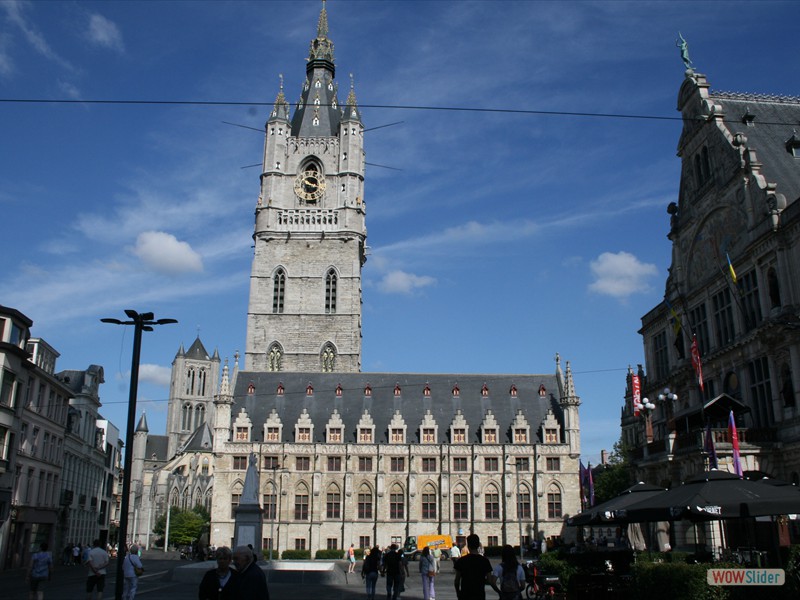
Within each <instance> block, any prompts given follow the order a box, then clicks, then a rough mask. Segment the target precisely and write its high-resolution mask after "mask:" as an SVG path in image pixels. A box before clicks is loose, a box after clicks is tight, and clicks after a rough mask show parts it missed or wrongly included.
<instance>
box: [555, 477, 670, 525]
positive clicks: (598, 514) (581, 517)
mask: <svg viewBox="0 0 800 600" xmlns="http://www.w3.org/2000/svg"><path fill="white" fill-rule="evenodd" d="M663 491H664V488H660V487H658V486H655V485H650V484H649V483H642V482H641V481H640V482H639V483H637V484H636V485H632V486H631V487H629V488H628V489H627V490H625V491H624V492H621V493H620V494H619V495H618V496H614V497H613V498H612V499H611V500H606V501H605V502H602V503H600V504H598V505H597V506H592V507H590V508H587V509H586V510H584V511H583V512H580V513H578V514H577V515H575V516H574V517H570V518H569V519H567V525H574V526H576V527H583V526H587V525H599V524H609V525H610V524H612V523H623V522H625V523H626V522H627V520H625V519H624V518H623V519H622V520H619V521H618V520H617V513H618V511H623V512H622V514H624V510H625V508H627V507H628V506H630V505H632V504H636V503H638V502H639V501H641V500H646V499H647V498H650V497H651V496H655V495H658V494H660V493H662V492H663Z"/></svg>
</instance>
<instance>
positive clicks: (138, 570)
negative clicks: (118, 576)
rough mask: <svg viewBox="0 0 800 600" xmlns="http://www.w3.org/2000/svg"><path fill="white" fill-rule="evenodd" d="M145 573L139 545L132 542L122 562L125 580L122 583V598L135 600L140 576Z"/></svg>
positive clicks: (123, 599)
mask: <svg viewBox="0 0 800 600" xmlns="http://www.w3.org/2000/svg"><path fill="white" fill-rule="evenodd" d="M142 573H144V566H143V565H142V559H141V558H139V546H137V545H136V544H131V547H130V549H129V550H128V553H127V554H126V555H125V559H124V562H123V563H122V575H123V576H124V577H125V581H124V582H123V584H122V600H133V599H134V598H135V597H136V588H137V587H139V576H140V575H141V574H142Z"/></svg>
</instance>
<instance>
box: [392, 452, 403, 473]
mask: <svg viewBox="0 0 800 600" xmlns="http://www.w3.org/2000/svg"><path fill="white" fill-rule="evenodd" d="M389 470H390V471H391V472H392V473H402V472H403V471H405V470H406V459H405V458H403V457H402V456H392V457H391V458H390V460H389Z"/></svg>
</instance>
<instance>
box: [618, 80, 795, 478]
mask: <svg viewBox="0 0 800 600" xmlns="http://www.w3.org/2000/svg"><path fill="white" fill-rule="evenodd" d="M678 110H679V111H681V113H682V115H683V119H684V128H683V132H682V134H681V138H680V141H679V144H678V155H679V156H680V158H681V163H682V169H681V180H680V192H679V198H678V202H677V203H671V204H670V205H669V207H668V208H667V212H668V213H669V214H670V228H669V235H668V238H669V239H670V241H671V242H672V264H671V266H670V269H669V277H668V278H667V280H666V286H665V299H664V301H663V302H661V303H659V304H658V305H657V306H655V307H654V308H653V309H652V310H651V311H650V312H648V313H647V314H646V315H645V316H644V317H642V329H641V334H642V336H643V341H644V349H645V365H646V369H645V368H644V367H641V366H640V367H639V370H638V376H639V378H640V380H641V382H642V395H643V396H647V397H649V398H650V399H651V402H653V403H654V404H655V409H654V410H653V411H647V410H643V411H642V413H641V415H640V416H639V417H636V416H635V415H634V407H633V405H632V394H631V378H632V377H633V376H634V375H637V374H636V373H633V372H631V373H630V374H629V375H628V394H627V398H626V403H625V407H624V408H623V410H622V437H623V440H624V441H625V442H626V444H627V445H628V446H629V447H630V448H632V450H633V454H634V465H635V467H636V472H637V480H641V481H647V482H650V483H657V484H663V485H670V484H675V483H678V482H680V481H683V480H684V479H686V478H687V477H688V476H690V475H692V474H694V473H696V472H698V471H701V470H703V469H704V468H707V467H708V455H707V454H706V453H705V452H704V451H703V448H704V444H703V434H704V429H705V427H706V426H707V425H709V426H710V427H711V431H712V435H713V438H714V440H715V446H716V452H717V454H718V455H719V460H720V468H723V469H726V470H729V471H733V465H732V446H731V438H730V437H729V434H728V427H727V424H728V419H729V416H730V413H731V411H733V413H734V415H735V419H736V423H737V429H738V435H739V439H740V443H741V455H742V463H743V465H742V466H743V470H744V471H745V472H748V471H749V472H752V473H753V474H755V475H767V476H769V477H773V478H778V479H783V480H786V481H791V482H793V483H800V406H798V389H800V318H799V315H798V306H799V305H800V288H798V285H797V281H798V280H797V273H798V272H800V202H798V199H800V138H798V135H797V132H796V124H797V123H798V121H800V98H790V97H776V96H767V95H761V94H733V93H725V92H714V91H712V90H711V89H710V86H709V83H708V81H707V80H706V77H705V76H704V75H702V74H700V73H696V72H694V71H693V70H691V69H689V70H687V72H686V76H685V79H684V81H683V84H682V86H681V89H680V92H679V94H678ZM693 336H694V337H695V338H696V340H697V347H698V352H699V355H700V359H701V363H702V377H703V388H702V389H701V388H700V386H699V384H698V376H697V373H696V371H695V369H694V368H693V366H692V360H691V344H692V340H693ZM665 388H666V390H665ZM665 391H666V393H665ZM659 394H661V396H663V397H664V399H663V400H656V398H660V396H659ZM670 394H673V395H677V399H671V398H672V396H671V395H670Z"/></svg>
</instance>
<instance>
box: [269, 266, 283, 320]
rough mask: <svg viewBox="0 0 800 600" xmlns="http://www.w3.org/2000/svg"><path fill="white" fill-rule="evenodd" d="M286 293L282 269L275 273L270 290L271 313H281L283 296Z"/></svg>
mask: <svg viewBox="0 0 800 600" xmlns="http://www.w3.org/2000/svg"><path fill="white" fill-rule="evenodd" d="M285 291H286V272H285V271H284V270H283V269H278V270H277V271H275V276H274V277H273V288H272V312H273V313H275V314H282V313H283V295H284V292H285Z"/></svg>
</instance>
